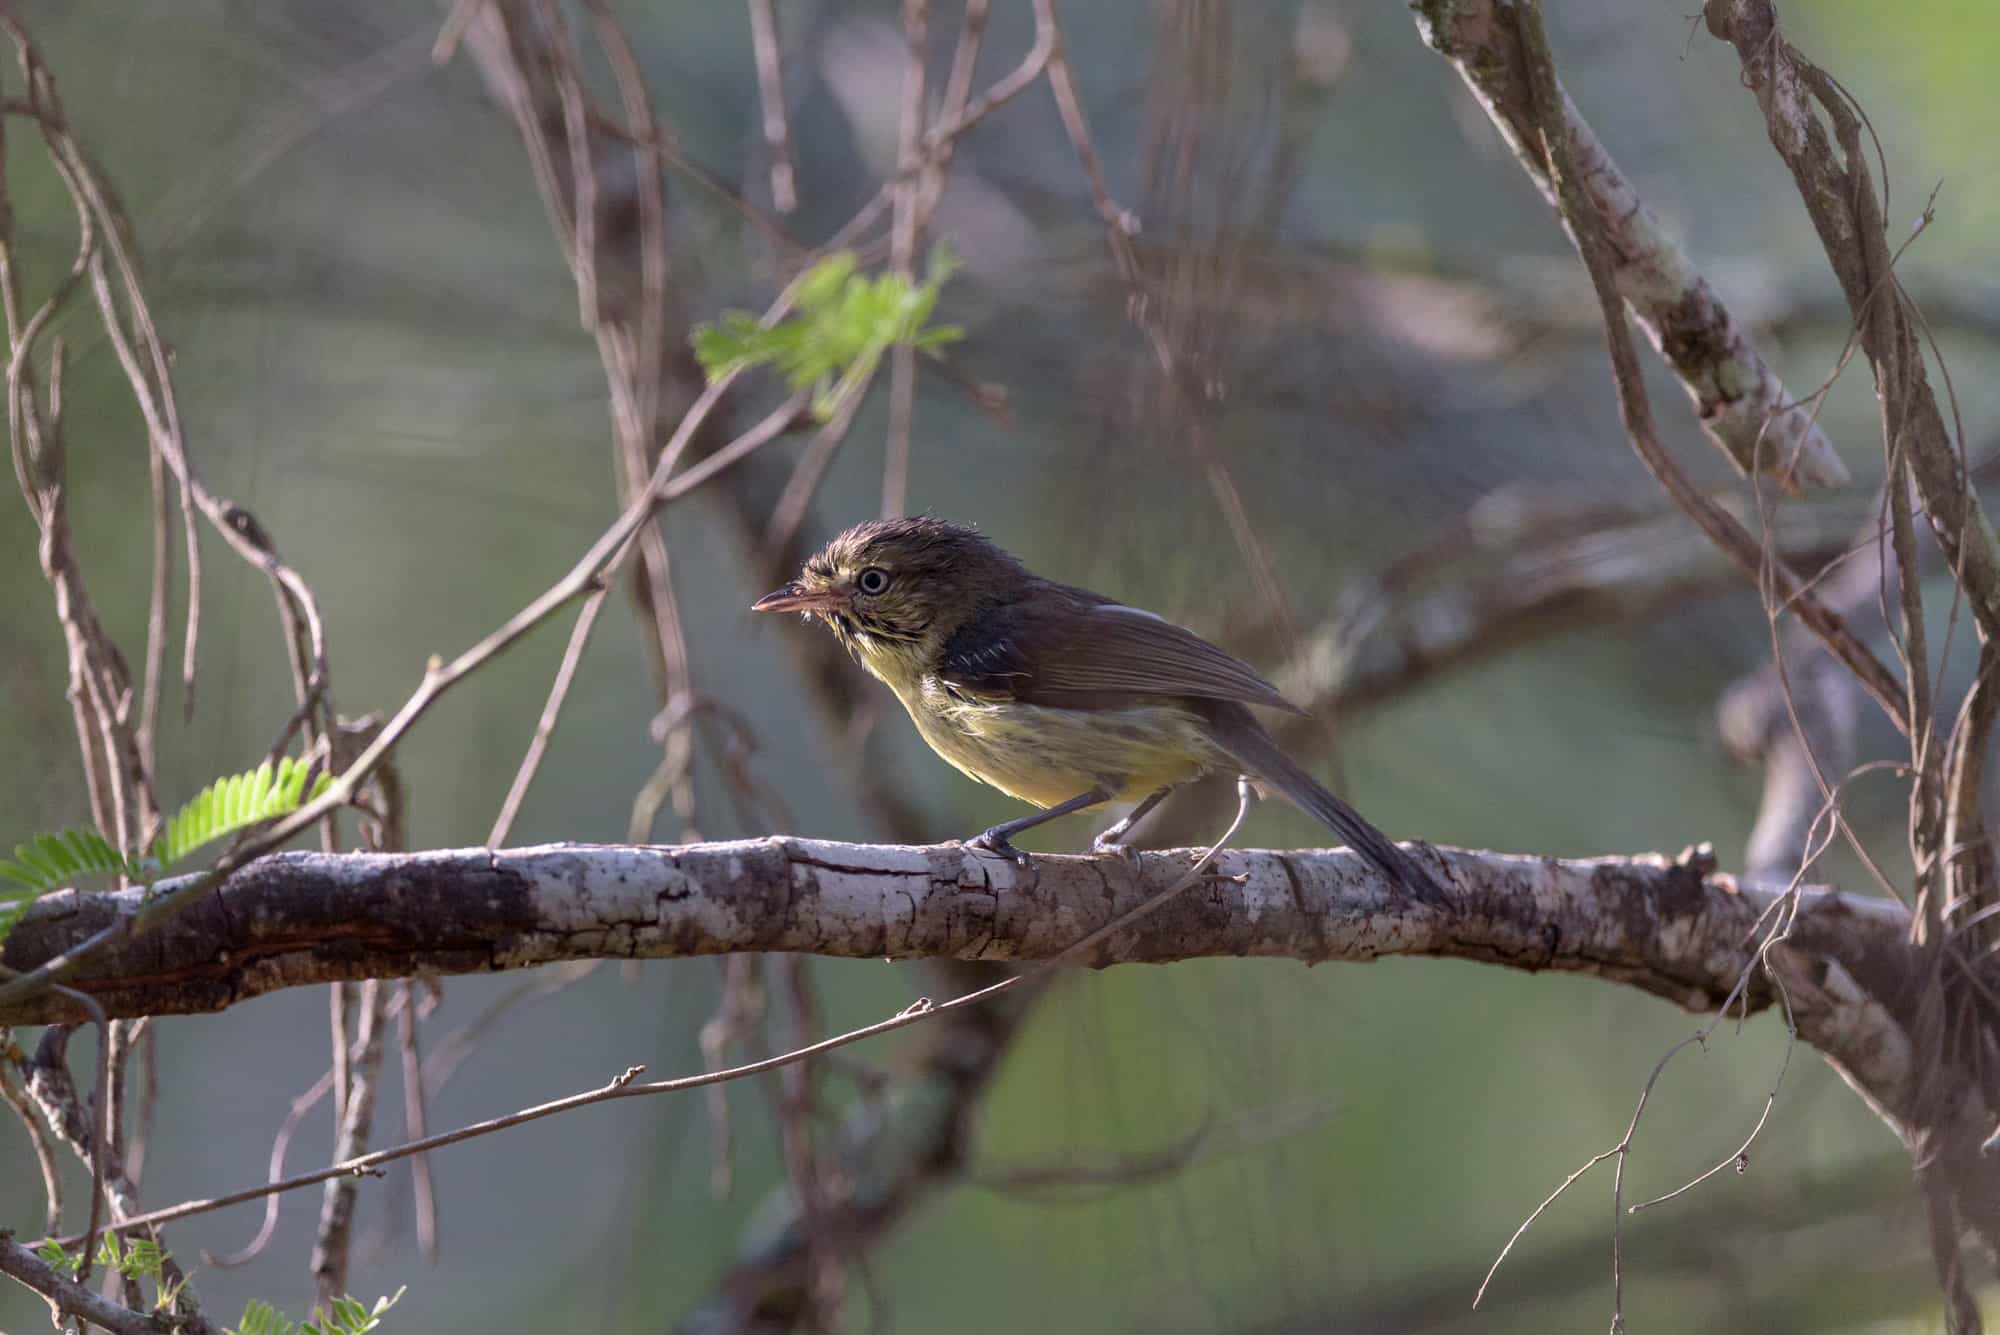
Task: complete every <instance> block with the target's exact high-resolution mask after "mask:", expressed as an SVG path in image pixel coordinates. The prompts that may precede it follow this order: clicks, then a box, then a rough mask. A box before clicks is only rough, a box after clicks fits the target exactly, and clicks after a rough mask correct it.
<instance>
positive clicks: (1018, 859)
mask: <svg viewBox="0 0 2000 1335" xmlns="http://www.w3.org/2000/svg"><path fill="white" fill-rule="evenodd" d="M965 846H966V847H967V848H980V849H984V850H986V851H987V852H988V853H997V854H999V855H1000V856H1001V857H1003V858H1005V859H1007V861H1009V862H1011V863H1013V864H1014V865H1015V866H1017V867H1019V868H1020V869H1021V870H1022V871H1028V870H1030V869H1031V868H1033V867H1034V865H1035V860H1034V859H1033V858H1031V857H1029V856H1028V855H1027V854H1026V853H1023V852H1022V851H1021V850H1020V849H1018V848H1016V847H1014V845H1012V844H1011V843H1009V842H1007V836H1006V835H1004V834H1001V833H1000V832H998V831H997V830H988V831H986V833H984V834H976V835H974V836H973V837H972V838H970V839H968V840H966V841H965Z"/></svg>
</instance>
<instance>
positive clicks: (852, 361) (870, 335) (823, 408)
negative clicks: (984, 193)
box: [693, 245, 965, 422]
mask: <svg viewBox="0 0 2000 1335" xmlns="http://www.w3.org/2000/svg"><path fill="white" fill-rule="evenodd" d="M957 267H958V265H957V263H956V262H955V261H954V260H953V259H952V258H951V250H950V248H949V247H946V246H943V245H940V246H938V247H936V248H935V249H933V250H932V251H931V260H930V269H929V271H928V273H927V274H926V275H925V277H924V281H923V282H921V283H915V282H912V281H910V279H908V278H907V277H905V276H904V275H902V274H899V273H880V274H877V275H876V276H875V277H874V278H872V279H871V278H869V277H868V276H867V275H866V274H863V273H859V272H857V269H858V265H857V263H856V261H855V258H854V253H853V252H852V251H841V252H840V253H839V254H836V255H829V256H827V257H826V258H825V259H823V260H821V261H820V262H819V263H818V264H815V265H814V266H813V267H812V268H810V269H808V270H806V273H805V276H804V277H803V278H801V279H800V280H799V287H798V310H799V313H798V314H797V315H796V316H793V317H790V318H788V319H784V320H779V321H777V322H776V323H774V324H770V325H766V324H764V323H762V322H761V321H760V320H758V318H757V317H756V316H754V315H752V314H750V313H749V312H748V311H724V312H723V313H722V317H721V319H719V320H717V321H716V322H715V323H713V324H708V323H703V324H697V325H696V326H695V327H694V335H693V339H694V352H695V356H696V357H697V358H699V359H700V361H701V369H702V372H703V373H704V374H705V375H707V376H708V378H709V379H710V380H711V381H714V380H720V379H722V378H723V377H724V376H727V375H733V374H735V373H736V372H738V371H744V370H748V369H749V368H750V367H753V366H774V367H776V368H777V369H778V371H779V372H780V374H782V375H783V376H784V377H785V383H787V384H789V385H790V386H791V387H792V388H793V389H794V390H805V389H810V390H811V391H812V410H813V416H815V417H817V418H818V419H819V420H820V421H822V422H824V421H826V420H828V419H829V418H831V417H833V415H834V414H835V413H837V412H839V411H840V408H841V405H842V404H844V403H846V402H847V401H848V400H849V399H850V398H852V397H853V396H854V395H856V394H858V393H860V392H861V391H862V389H864V388H865V387H866V386H867V385H868V383H869V382H870V381H871V380H872V379H873V378H874V375H875V369H876V367H878V366H880V365H881V364H882V358H883V357H884V356H885V355H886V354H887V353H888V351H889V349H891V348H893V347H897V346H899V345H903V344H908V345H909V346H910V347H913V348H916V349H917V350H918V351H920V352H935V351H936V350H937V349H939V348H941V347H943V346H944V345H945V344H947V343H955V342H957V341H958V340H959V339H961V338H964V337H965V331H964V330H963V329H960V328H959V327H958V326H957V325H933V324H931V323H930V319H931V312H932V311H934V310H935V309H937V299H938V292H939V290H940V289H942V288H943V287H944V283H945V280H946V279H947V278H949V277H951V273H952V270H953V269H955V268H957Z"/></svg>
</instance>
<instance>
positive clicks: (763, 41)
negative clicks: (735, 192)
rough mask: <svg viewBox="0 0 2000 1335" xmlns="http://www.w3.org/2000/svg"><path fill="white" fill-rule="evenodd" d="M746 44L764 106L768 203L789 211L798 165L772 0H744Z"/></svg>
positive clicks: (793, 200)
mask: <svg viewBox="0 0 2000 1335" xmlns="http://www.w3.org/2000/svg"><path fill="white" fill-rule="evenodd" d="M748 3H749V5H750V47H751V50H752V51H754V52H755V53H756V57H757V98H758V101H759V103H760V104H761V105H762V106H763V109H764V121H763V124H764V147H765V148H766V149H768V150H769V151H770V154H771V207H772V208H774V209H776V210H777V211H778V212H780V213H790V212H792V211H793V210H794V209H796V208H798V206H799V190H798V169H797V168H796V167H794V166H793V164H792V132H791V125H790V123H789V120H788V118H787V116H786V114H785V70H784V65H783V64H782V62H781V60H780V58H779V55H778V17H777V13H776V9H775V7H774V6H773V4H772V0H748Z"/></svg>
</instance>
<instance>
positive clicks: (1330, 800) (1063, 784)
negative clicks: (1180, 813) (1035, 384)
mask: <svg viewBox="0 0 2000 1335" xmlns="http://www.w3.org/2000/svg"><path fill="white" fill-rule="evenodd" d="M751 606H752V610H754V611H758V612H791V611H795V612H800V613H802V614H804V615H805V617H806V618H807V619H808V620H811V619H812V618H813V617H818V618H819V619H820V620H822V621H824V622H825V623H826V624H827V625H828V626H829V627H830V628H831V629H832V630H833V633H834V634H835V635H836V636H838V637H839V638H840V641H841V643H842V644H844V645H846V646H847V649H848V651H849V652H850V653H852V654H853V655H854V657H855V658H856V659H858V660H859V661H860V663H861V666H862V667H864V668H866V669H867V670H868V671H869V673H871V674H872V675H873V676H875V677H876V678H877V679H879V680H880V681H882V682H883V683H884V684H885V685H887V686H888V687H889V689H890V690H892V691H894V692H895V693H896V698H897V699H898V700H900V701H902V703H903V708H904V709H906V710H908V711H909V715H910V719H911V721H912V722H914V723H915V724H916V725H917V731H918V732H919V733H920V734H922V736H923V739H924V740H925V741H926V742H928V743H929V744H930V747H931V749H932V750H933V751H936V752H937V753H938V754H939V755H940V756H943V757H944V758H945V759H946V760H947V761H949V762H951V764H952V765H954V766H956V767H957V768H958V769H960V770H962V771H964V772H965V773H966V774H969V775H971V776H972V777H973V778H975V779H978V780H979V781H980V782H982V783H986V784H991V785H992V786H993V787H995V788H998V789H999V790H1000V791H1001V792H1004V793H1007V794H1008V795H1010V796H1012V797H1017V798H1019V799H1020V800H1022V801H1023V802H1030V803H1033V804H1034V805H1035V806H1037V807H1041V808H1043V810H1041V811H1038V812H1035V813H1034V814H1032V815H1028V816H1023V817H1021V818H1020V819H1018V820H1011V821H1007V822H1005V823H1004V824H1000V825H996V826H994V827H993V828H992V829H990V830H987V831H986V832H985V833H983V834H981V835H979V836H978V837H977V838H975V839H973V840H971V841H970V842H971V843H972V844H974V845H976V846H979V847H983V848H986V849H989V850H991V851H992V852H995V853H999V854H1001V855H1003V856H1006V857H1009V858H1012V859H1014V860H1015V861H1016V862H1018V863H1020V864H1022V865H1026V864H1027V862H1028V857H1027V855H1026V854H1024V853H1022V852H1021V851H1020V850H1018V849H1016V848H1015V847H1014V845H1013V844H1012V842H1010V841H1011V840H1012V838H1013V837H1014V836H1015V835H1017V834H1019V833H1021V832H1022V831H1023V830H1027V829H1031V828H1033V827H1034V826H1036V825H1039V824H1041V823H1042V822H1043V821H1047V820H1053V819H1055V818H1056V817H1057V816H1063V815H1067V814H1069V813H1070V812H1072V811H1081V810H1083V809H1084V808H1085V807H1093V806H1097V805H1098V804H1100V803H1104V802H1111V801H1121V800H1122V801H1136V802H1137V803H1138V805H1137V806H1136V807H1134V808H1133V809H1132V811H1131V813H1130V814H1128V815H1127V816H1126V817H1125V818H1124V819H1122V820H1120V821H1118V822H1117V823H1116V824H1114V825H1112V826H1111V827H1110V828H1109V829H1106V830H1105V831H1104V832H1103V833H1102V834H1100V835H1098V836H1097V838H1096V839H1095V840H1093V841H1092V845H1091V846H1092V849H1093V851H1095V852H1099V853H1118V854H1120V855H1124V856H1129V854H1128V853H1127V851H1126V850H1125V849H1124V848H1123V846H1122V843H1121V841H1122V839H1123V838H1124V836H1125V834H1126V833H1127V832H1128V831H1129V830H1130V829H1131V828H1132V826H1133V824H1134V823H1135V822H1136V821H1138V820H1139V819H1140V818H1141V817H1142V816H1144V815H1145V814H1146V813H1147V812H1148V811H1151V810H1152V809H1153V808H1154V807H1155V806H1156V805H1158V804H1159V802H1160V801H1161V800H1162V799H1164V798H1165V797H1166V796H1167V794H1168V793H1169V792H1171V791H1172V790H1173V789H1174V788H1175V787H1176V786H1178V785H1180V784H1183V783H1186V782H1188V781H1189V780H1191V779H1195V778H1199V777H1200V776H1202V775H1203V774H1209V773H1218V772H1220V773H1237V774H1244V775H1248V776H1249V777H1250V778H1252V779H1254V780H1257V781H1258V782H1259V783H1261V784H1263V785H1265V786H1268V787H1271V788H1275V789H1277V790H1278V791H1279V792H1281V793H1283V794H1284V795H1285V796H1286V797H1288V798H1290V799H1291V800H1292V801H1293V802H1294V803H1296V804H1297V805H1298V807H1299V808H1300V809H1301V810H1303V811H1304V812H1305V813H1306V814H1307V815H1309V816H1311V817H1313V818H1314V819H1315V820H1317V821H1319V822H1320V823H1321V824H1322V825H1324V826H1326V827H1327V828H1328V829H1329V830H1331V831H1333V832H1334V833H1335V834H1337V835H1339V836H1340V837H1342V838H1343V839H1345V840H1346V841H1347V842H1348V844H1349V845H1350V846H1351V847H1353V848H1354V850H1355V851H1356V852H1358V853H1360V854H1361V855H1362V856H1363V857H1365V858H1366V859H1367V860H1368V861H1369V862H1371V863H1373V864H1374V866H1375V868H1376V869H1377V870H1378V871H1380V872H1381V873H1382V874H1383V875H1384V876H1385V877H1387V878H1388V879H1389V881H1390V882H1391V883H1392V884H1394V885H1397V886H1400V887H1401V888H1402V889H1403V890H1405V891H1407V892H1408V893H1410V894H1412V895H1414V896H1416V897H1417V898H1419V899H1422V900H1424V901H1426V902H1428V903H1430V904H1433V905H1436V906H1444V905H1446V904H1448V902H1449V901H1448V900H1447V899H1446V897H1445V895H1444V892H1443V891H1442V890H1441V889H1439V887H1438V884H1437V882H1436V881H1435V880H1433V879H1432V878H1431V876H1430V874H1429V873H1427V872H1426V871H1425V870H1424V869H1423V868H1422V867H1420V866H1418V865H1417V864H1416V862H1415V861H1413V860H1412V859H1411V858H1410V856H1409V855H1408V854H1406V853H1405V852H1403V850H1402V849H1400V848H1398V847H1396V845H1395V844H1393V843H1391V842H1390V841H1389V839H1388V837H1387V836H1386V835H1384V834H1383V833H1382V832H1381V831H1379V830H1377V829H1376V828H1375V827H1374V826H1372V825H1370V824H1369V823H1368V822H1367V821H1366V820H1364V819H1362V817H1361V814H1360V813H1359V812H1357V811H1355V809H1354V808H1353V807H1350V806H1348V805H1347V803H1345V802H1343V801H1341V800H1340V799H1339V798H1338V797H1335V796H1334V795H1333V794H1332V793H1330V792H1328V791H1327V790H1326V789H1325V788H1323V787H1321V786H1320V784H1319V783H1318V782H1317V781H1316V780H1315V779H1314V778H1313V777H1312V776H1311V775H1310V774H1308V773H1306V771H1305V770H1303V769H1301V768H1300V767H1299V766H1298V765H1297V764H1296V763H1295V762H1294V761H1293V760H1292V758H1291V757H1290V756H1288V755H1286V754H1285V752H1284V750H1283V749H1282V748H1281V747H1279V745H1278V743H1277V742H1276V741H1275V740H1273V738H1272V737H1271V734H1270V733H1268V732H1266V731H1265V730H1264V728H1263V726H1262V725H1261V724H1259V723H1258V722H1257V719H1256V717H1255V716H1254V715H1253V714H1252V713H1251V712H1250V709H1249V706H1251V705H1259V706H1263V707H1265V708H1269V709H1277V710H1284V711H1286V712H1288V713H1293V714H1300V713H1303V712H1304V711H1303V710H1301V709H1299V708H1298V707H1297V706H1295V705H1293V704H1292V703H1291V702H1290V701H1289V700H1287V699H1285V697H1284V696H1282V695H1280V694H1279V693H1278V689H1277V687H1275V686H1273V685H1271V683H1270V682H1268V681H1266V680H1264V678H1263V677H1261V676H1259V675H1258V673H1257V672H1256V670H1255V669H1254V668H1251V667H1250V666H1249V665H1248V664H1246V663H1244V662H1242V661H1241V660H1239V659H1237V658H1234V657H1232V656H1231V655H1229V654H1226V653H1224V652H1223V651H1222V650H1220V649H1218V648H1216V647H1215V646H1214V645H1212V644H1210V643H1209V642H1208V641H1207V640H1204V639H1202V638H1201V637H1200V636H1199V635H1196V634H1195V633H1194V632H1193V631H1190V630H1186V629H1184V628H1182V627H1180V626H1176V625H1174V624H1173V623H1172V622H1171V621H1168V620H1166V619H1165V618H1164V617H1160V616H1157V615H1155V614H1154V613H1152V612H1146V611H1142V610H1140V609H1139V608H1136V607H1127V606H1126V605H1124V604H1123V603H1119V602H1115V601H1113V600H1112V599H1110V598H1106V597H1104V596H1103V595H1101V594H1096V593H1092V592H1090V591H1089V590H1087V589H1078V588H1073V587H1071V586H1069V585H1067V584H1058V583H1056V582H1054V581H1053V580H1047V579H1043V578H1041V577H1040V576H1039V575H1036V574H1034V573H1033V572H1031V571H1030V570H1029V569H1028V568H1027V567H1026V566H1024V565H1022V564H1021V562H1020V561H1018V560H1016V559H1015V558H1014V557H1013V556H1011V555H1009V554H1008V553H1007V552H1005V551H1002V550H1001V549H1000V548H999V547H998V546H996V545H995V544H994V543H992V542H990V541H988V540H987V539H986V538H985V537H984V536H982V535H981V534H979V533H978V532H976V531H974V530H972V529H970V528H966V527H963V526H961V525H958V524H953V523H949V522H947V521H945V520H942V519H934V518H930V517H928V516H925V517H920V518H910V519H880V520H873V521H870V522H868V523H865V524H857V525H856V526H854V527H853V528H851V529H848V530H847V531H846V532H845V533H843V534H841V535H840V536H839V537H837V538H835V539H834V540H833V541H832V542H829V543H828V544H827V545H826V547H825V548H824V549H822V550H821V551H820V552H819V553H818V554H817V555H815V556H814V557H813V558H812V559H811V560H809V561H807V562H806V564H805V569H804V570H803V571H801V572H800V574H799V577H798V578H797V579H795V580H793V581H792V582H791V583H790V584H787V585H785V587H783V588H782V589H778V590H777V591H775V592H773V593H769V594H766V595H765V596H764V597H762V598H759V599H758V600H757V601H756V602H755V603H753V604H752V605H751Z"/></svg>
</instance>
